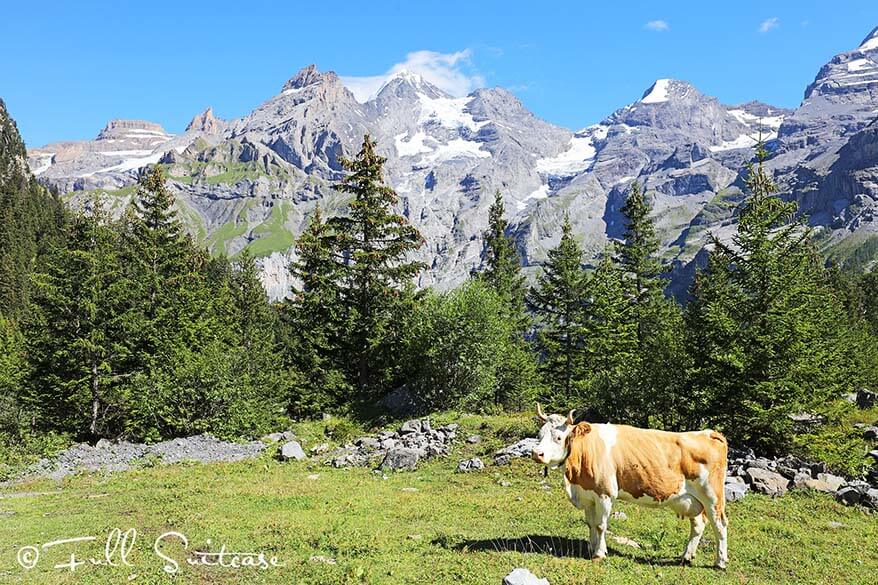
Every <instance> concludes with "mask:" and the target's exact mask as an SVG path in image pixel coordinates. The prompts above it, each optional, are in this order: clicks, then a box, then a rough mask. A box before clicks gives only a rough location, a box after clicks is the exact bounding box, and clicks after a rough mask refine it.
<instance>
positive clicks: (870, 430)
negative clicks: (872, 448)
mask: <svg viewBox="0 0 878 585" xmlns="http://www.w3.org/2000/svg"><path fill="white" fill-rule="evenodd" d="M863 438H864V439H866V440H867V441H874V440H876V439H878V427H874V426H873V427H865V428H864V429H863Z"/></svg>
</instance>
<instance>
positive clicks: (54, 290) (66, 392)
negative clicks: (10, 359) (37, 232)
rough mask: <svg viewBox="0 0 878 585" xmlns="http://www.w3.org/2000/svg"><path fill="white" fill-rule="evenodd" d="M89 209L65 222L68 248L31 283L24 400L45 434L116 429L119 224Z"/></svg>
mask: <svg viewBox="0 0 878 585" xmlns="http://www.w3.org/2000/svg"><path fill="white" fill-rule="evenodd" d="M89 206H90V209H89V210H88V211H86V212H85V213H83V214H80V215H78V216H76V217H75V218H74V220H73V221H72V222H71V224H70V229H69V233H68V236H67V245H66V246H65V247H61V248H58V249H57V250H56V252H55V253H54V254H52V255H51V256H50V258H49V260H48V262H47V266H46V268H45V270H44V272H43V273H41V274H39V275H38V277H37V278H36V292H35V295H34V302H33V307H32V309H31V313H32V318H31V319H30V320H29V327H28V353H29V354H30V358H31V375H32V380H31V383H30V384H29V391H28V392H27V399H26V400H27V402H28V404H29V406H30V409H31V410H32V411H33V412H35V413H36V414H35V420H36V421H37V424H38V425H39V427H40V428H41V429H43V430H63V431H66V432H71V433H73V434H75V435H78V436H91V437H97V436H112V435H114V434H116V433H118V431H119V417H120V416H121V412H122V397H121V392H120V388H121V386H122V383H123V382H124V381H125V378H126V374H127V372H128V371H129V368H130V367H131V358H132V347H131V344H130V337H129V336H128V335H127V334H126V331H125V328H124V318H125V314H126V311H127V309H128V307H129V305H130V301H131V299H130V296H129V291H130V288H131V287H130V282H129V281H128V280H127V279H126V278H125V277H124V275H123V270H122V265H121V263H120V258H119V238H118V235H117V233H118V232H117V229H118V226H116V225H114V224H112V222H111V221H110V219H109V216H108V215H107V214H106V212H105V211H104V209H103V206H102V203H101V200H100V199H99V198H97V197H96V198H94V199H92V200H91V202H90V204H89Z"/></svg>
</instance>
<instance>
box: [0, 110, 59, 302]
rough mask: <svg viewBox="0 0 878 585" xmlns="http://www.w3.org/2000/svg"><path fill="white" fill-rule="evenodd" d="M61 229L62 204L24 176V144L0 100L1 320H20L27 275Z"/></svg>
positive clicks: (26, 298) (43, 188) (28, 172)
mask: <svg viewBox="0 0 878 585" xmlns="http://www.w3.org/2000/svg"><path fill="white" fill-rule="evenodd" d="M63 223H64V210H63V207H62V205H61V202H60V201H59V200H58V197H57V196H56V195H55V194H54V193H50V192H49V191H48V190H47V189H46V188H45V187H43V186H42V185H40V184H39V183H38V182H37V180H36V179H35V178H34V177H33V175H31V173H30V170H28V167H27V152H26V150H25V147H24V143H23V142H22V140H21V136H19V134H18V128H17V127H16V126H15V122H14V121H13V120H12V119H11V118H10V117H9V114H8V113H7V112H6V106H5V104H4V103H3V101H2V100H0V315H5V316H7V317H10V318H15V319H19V318H21V317H23V316H24V313H25V310H26V308H27V304H28V297H29V292H30V288H29V276H30V273H31V271H33V269H34V267H35V266H36V265H37V263H38V260H39V259H41V258H42V257H43V256H44V255H45V254H46V253H47V252H48V251H49V250H50V249H51V248H52V246H53V245H54V244H55V243H56V242H57V240H58V239H59V238H60V236H61V232H62V227H63Z"/></svg>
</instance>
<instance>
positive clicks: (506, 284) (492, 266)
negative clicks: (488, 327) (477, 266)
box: [480, 191, 526, 330]
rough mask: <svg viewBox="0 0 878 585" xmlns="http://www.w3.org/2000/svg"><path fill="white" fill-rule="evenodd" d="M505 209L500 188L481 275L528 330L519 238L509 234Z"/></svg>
mask: <svg viewBox="0 0 878 585" xmlns="http://www.w3.org/2000/svg"><path fill="white" fill-rule="evenodd" d="M505 213H506V209H505V206H504V204H503V196H502V195H501V194H500V191H497V192H495V194H494V202H493V203H492V204H491V207H490V209H489V210H488V229H487V231H486V232H485V257H486V259H487V263H486V266H485V269H484V270H483V271H482V272H481V274H480V277H481V278H482V280H484V281H485V283H486V284H487V285H488V286H490V287H491V288H493V289H494V291H496V293H497V294H498V295H500V298H502V299H503V300H504V301H505V302H506V305H507V306H508V312H509V316H510V317H511V318H513V319H517V320H519V321H521V323H520V326H521V328H522V330H524V327H525V319H524V300H525V296H526V294H525V293H526V288H525V285H524V276H523V275H522V274H521V259H520V258H519V256H518V252H517V251H516V249H515V241H514V240H513V239H512V238H511V237H510V236H507V235H506V229H507V227H508V223H507V222H506V218H505V217H504V216H505Z"/></svg>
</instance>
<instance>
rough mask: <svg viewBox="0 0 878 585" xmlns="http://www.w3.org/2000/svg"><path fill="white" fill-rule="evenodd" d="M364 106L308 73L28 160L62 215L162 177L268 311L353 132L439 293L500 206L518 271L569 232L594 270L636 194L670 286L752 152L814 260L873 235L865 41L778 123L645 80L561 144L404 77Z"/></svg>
mask: <svg viewBox="0 0 878 585" xmlns="http://www.w3.org/2000/svg"><path fill="white" fill-rule="evenodd" d="M632 97H633V98H634V97H636V96H632ZM361 99H362V100H363V101H362V102H361V101H358V100H357V98H356V97H355V96H354V94H353V93H351V91H350V90H349V89H348V88H346V87H345V85H344V83H343V82H342V80H341V79H340V78H339V77H338V76H337V75H336V74H335V73H332V72H327V73H322V72H319V71H318V70H317V68H316V67H315V66H313V65H312V66H309V67H306V68H304V69H302V70H301V71H299V72H298V73H297V74H296V75H295V76H294V77H293V78H291V79H290V80H289V81H287V82H286V83H285V84H284V85H283V86H282V87H281V89H280V92H279V93H278V94H277V95H275V96H273V97H271V98H269V99H268V100H267V101H265V102H264V103H263V104H261V105H259V106H258V107H256V108H255V109H254V110H253V111H252V112H250V113H249V114H247V115H246V116H244V117H242V118H240V119H236V120H229V121H223V120H219V119H217V118H216V117H215V116H214V115H213V112H212V110H210V109H208V110H206V111H205V112H204V113H202V114H200V115H198V116H196V117H195V118H194V119H193V121H192V123H190V125H189V126H188V127H187V130H186V132H185V133H184V134H182V135H179V136H173V135H171V134H168V133H167V132H165V131H164V130H163V129H162V128H161V127H160V126H157V125H155V124H150V123H148V122H139V121H114V122H111V123H110V124H109V125H108V126H107V128H105V129H104V131H102V132H101V133H100V135H99V136H98V138H97V139H96V140H94V141H89V142H79V143H57V144H50V145H47V146H45V147H42V148H38V149H33V150H31V151H30V152H29V155H30V156H29V159H28V160H29V164H30V166H31V168H32V169H33V170H34V172H35V173H38V175H39V177H40V178H41V179H42V180H44V181H46V182H48V183H52V184H54V185H57V186H58V187H59V188H60V189H61V190H62V191H63V192H66V193H68V197H69V200H70V201H71V202H72V203H73V204H76V203H77V202H78V201H80V200H81V199H82V197H84V196H86V195H88V194H89V193H90V192H92V191H94V190H101V191H103V192H106V193H107V195H108V197H109V199H110V200H111V201H113V202H115V203H116V206H117V208H118V209H121V207H122V206H123V205H124V204H125V203H126V202H127V200H128V198H129V197H130V194H131V189H130V188H127V187H129V186H130V185H132V184H133V182H134V181H135V180H136V175H137V168H138V167H140V166H143V165H146V164H155V163H158V164H162V165H164V166H165V168H166V170H167V173H168V175H169V185H170V187H171V188H172V189H173V190H174V192H175V194H176V195H177V201H178V205H179V207H180V210H181V214H182V216H183V217H184V219H185V220H186V221H187V223H188V224H189V226H190V228H191V230H192V232H193V233H194V234H195V235H196V237H198V238H199V239H200V240H202V241H203V242H204V243H205V244H206V245H207V246H209V247H210V248H211V249H212V250H213V251H214V252H217V253H227V254H235V253H237V252H238V251H240V250H241V249H243V248H244V247H248V248H249V249H250V250H251V251H252V252H253V253H254V254H256V255H258V256H260V257H261V258H262V262H263V268H264V279H265V282H266V285H267V287H268V288H269V291H270V292H271V294H272V295H273V296H281V295H283V294H285V292H286V291H287V290H288V287H289V284H290V283H289V276H288V275H287V271H286V268H285V266H286V264H287V263H288V261H289V259H290V258H291V254H292V250H291V248H292V244H293V241H294V239H295V237H296V236H297V235H298V233H299V232H300V231H301V230H302V229H303V227H304V225H305V223H306V219H307V216H308V214H309V213H310V212H311V211H312V210H313V208H314V205H315V203H316V202H317V201H320V202H321V206H322V207H323V208H324V209H326V210H327V212H328V213H339V212H343V209H344V206H345V203H346V202H345V199H344V197H342V196H341V195H340V194H338V193H337V192H335V191H334V189H333V187H332V185H333V183H334V182H335V181H337V180H338V179H339V178H340V177H341V176H342V167H341V163H340V159H341V157H343V156H351V155H353V154H354V153H355V152H356V151H357V149H358V148H359V146H360V143H361V142H362V137H363V134H365V133H370V134H372V135H373V136H374V137H375V138H376V139H377V141H378V144H379V149H380V150H381V152H382V153H383V154H384V155H385V156H386V157H387V158H388V162H387V165H386V178H387V180H388V182H389V183H390V184H391V185H392V186H393V187H394V188H395V189H396V191H397V193H398V194H399V196H400V206H401V209H402V211H403V212H404V213H405V214H406V215H407V216H408V218H409V219H410V220H411V221H412V222H413V223H414V224H415V225H417V226H418V227H419V228H420V229H421V231H422V233H423V235H424V236H425V240H426V245H425V246H424V248H423V249H422V250H421V252H420V254H421V256H422V259H423V260H424V261H426V262H427V265H428V266H429V267H430V269H429V270H428V271H426V272H425V273H424V274H423V275H422V276H421V281H420V283H419V284H421V285H422V286H426V285H433V284H436V285H439V286H450V285H454V284H456V283H458V282H460V281H461V280H463V279H465V278H466V277H467V276H468V274H469V273H470V271H471V270H472V269H473V268H475V267H477V266H478V265H479V264H480V263H481V262H482V258H481V253H482V239H481V234H482V231H483V230H484V228H485V224H486V220H487V207H488V206H489V205H490V202H491V201H492V199H493V195H494V192H495V191H496V190H499V191H500V192H501V193H502V194H503V196H504V198H505V200H506V209H507V213H508V215H509V218H510V221H511V226H512V230H513V232H514V234H515V235H516V237H517V241H518V244H519V249H520V252H521V254H522V256H523V258H524V261H525V264H526V265H527V266H528V267H534V266H537V265H538V264H539V263H540V262H541V261H543V260H544V258H545V254H546V251H547V250H548V249H549V248H550V247H552V246H553V245H555V244H556V243H557V241H558V237H559V228H558V226H559V225H560V223H561V221H562V218H563V216H564V215H565V214H569V216H570V217H571V220H572V222H573V223H574V226H575V230H576V232H577V234H578V235H579V237H580V238H581V240H582V242H583V244H584V245H585V247H586V249H587V251H588V252H589V253H591V254H595V253H598V252H599V251H600V250H601V249H602V248H603V246H604V245H605V244H606V242H607V239H608V238H614V237H619V236H620V235H621V233H622V223H621V217H620V214H619V209H620V207H621V205H622V203H623V201H624V198H625V196H626V194H627V192H628V190H629V189H630V185H631V183H632V182H633V181H635V180H636V181H639V182H641V183H642V184H643V185H644V187H645V189H646V191H647V193H648V194H649V196H650V197H651V199H652V203H653V207H654V216H655V220H656V225H657V227H658V230H659V234H660V236H661V239H662V245H663V254H664V257H665V259H666V261H668V262H669V263H671V264H672V266H673V274H674V275H675V277H676V278H677V279H678V281H679V282H680V283H682V282H683V281H684V280H685V278H686V277H687V275H691V263H692V261H693V259H695V258H696V257H697V254H698V251H699V250H701V249H702V247H703V245H704V243H705V241H706V236H707V234H708V233H709V232H713V233H717V234H719V235H720V236H721V237H722V236H726V235H728V234H730V233H731V232H732V231H733V230H734V217H735V209H736V207H737V205H738V204H739V203H740V201H741V200H742V199H743V197H744V194H743V193H742V191H741V187H742V173H743V170H744V168H745V164H746V163H747V162H748V161H749V160H751V159H752V156H753V147H754V145H755V144H756V143H757V141H758V140H759V139H760V138H761V139H762V140H764V141H767V144H768V146H769V148H770V150H771V152H772V157H771V160H770V161H769V163H768V164H769V166H770V168H771V169H772V170H773V171H774V172H775V173H776V176H777V178H778V181H779V183H780V185H781V186H782V188H783V190H784V194H785V196H788V197H796V198H797V199H798V200H799V203H800V206H801V208H802V211H803V213H807V214H809V216H810V218H811V221H812V223H815V224H816V225H820V226H823V227H824V228H825V231H826V233H827V234H828V235H829V237H828V238H827V242H829V244H828V245H836V244H839V243H841V242H848V243H851V242H860V243H862V242H863V241H865V240H864V238H866V240H868V238H871V237H872V236H871V234H872V233H873V231H874V230H875V229H876V226H878V223H876V222H878V219H875V218H874V217H873V216H874V209H875V202H876V200H878V193H876V191H878V187H876V185H878V170H876V167H878V130H876V127H875V125H872V126H869V124H870V123H871V122H872V121H873V120H874V119H875V117H876V114H878V29H876V30H875V31H873V32H872V33H871V34H870V35H869V36H868V37H867V38H866V39H865V40H864V41H863V43H861V45H860V46H859V47H858V48H857V49H854V50H853V51H849V52H846V53H842V54H841V55H838V56H836V57H834V58H833V59H832V60H831V61H830V62H829V63H828V64H827V65H826V66H824V67H823V68H822V69H821V70H820V72H819V73H818V75H817V78H816V79H815V81H814V82H813V83H812V84H811V85H810V86H809V87H808V89H807V91H806V92H805V99H804V101H803V102H802V104H801V106H800V107H799V108H797V109H796V110H793V111H790V110H785V109H782V108H776V107H773V106H770V105H767V104H763V103H759V102H748V103H745V104H740V105H734V106H729V105H724V104H721V103H720V102H719V101H718V100H717V99H716V98H713V97H710V96H707V95H705V94H703V93H702V92H700V91H699V90H698V89H697V88H695V87H694V86H692V85H690V84H688V83H686V82H684V81H680V80H675V79H659V80H656V81H655V82H654V83H652V84H651V85H650V86H649V87H648V88H647V89H646V91H645V92H644V93H643V95H642V96H641V97H640V98H639V99H634V101H632V103H631V104H629V105H627V106H624V107H622V108H620V109H618V110H616V111H615V112H613V113H612V114H610V115H609V116H608V117H607V118H605V119H604V120H602V121H600V122H599V123H597V124H594V125H592V126H588V127H586V128H583V129H581V130H579V131H576V132H571V131H570V130H568V129H566V128H561V127H558V126H554V125H552V124H550V123H548V122H545V121H543V120H540V119H539V118H537V117H536V116H534V115H533V114H532V113H530V112H529V111H528V110H527V109H526V108H525V107H524V105H523V104H522V103H521V102H520V101H519V100H518V99H517V98H516V97H515V96H514V95H512V94H511V93H509V92H508V91H506V90H503V89H499V88H495V89H480V90H477V91H475V92H473V93H471V94H469V95H467V96H464V97H458V96H451V95H448V94H447V93H445V92H443V91H442V90H440V89H439V88H437V87H436V86H434V85H432V84H430V83H429V82H428V81H426V80H425V79H423V78H422V77H420V76H419V75H417V74H414V73H411V72H407V71H401V72H399V73H397V74H396V75H394V76H392V77H391V78H389V79H388V80H386V82H385V83H384V84H383V85H382V86H381V87H380V88H379V89H378V90H377V91H376V92H375V93H374V94H372V95H371V96H369V97H368V98H365V97H361ZM857 245H860V244H857ZM678 284H679V283H678ZM684 286H685V285H684V284H679V286H678V287H677V290H680V289H681V287H684Z"/></svg>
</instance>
